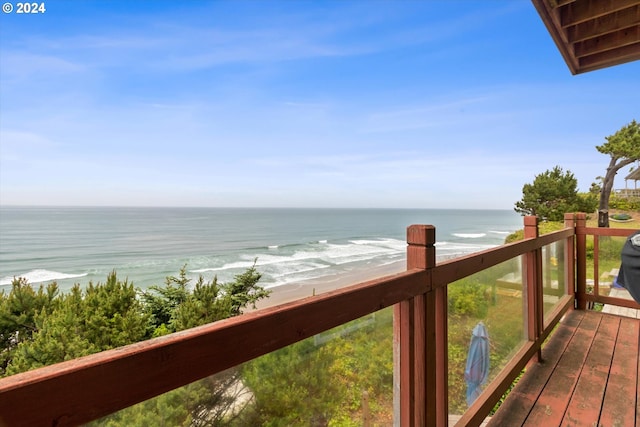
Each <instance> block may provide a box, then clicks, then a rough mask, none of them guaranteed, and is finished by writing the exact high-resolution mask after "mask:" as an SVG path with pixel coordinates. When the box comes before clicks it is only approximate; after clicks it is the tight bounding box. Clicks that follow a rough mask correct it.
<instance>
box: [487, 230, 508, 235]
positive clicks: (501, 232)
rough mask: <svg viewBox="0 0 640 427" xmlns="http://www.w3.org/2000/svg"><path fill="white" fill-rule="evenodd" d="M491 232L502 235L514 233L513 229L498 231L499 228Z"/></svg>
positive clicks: (490, 231)
mask: <svg viewBox="0 0 640 427" xmlns="http://www.w3.org/2000/svg"><path fill="white" fill-rule="evenodd" d="M489 233H493V234H500V235H501V236H508V235H509V234H511V233H513V232H512V231H498V230H489Z"/></svg>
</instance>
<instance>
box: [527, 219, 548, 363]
mask: <svg viewBox="0 0 640 427" xmlns="http://www.w3.org/2000/svg"><path fill="white" fill-rule="evenodd" d="M539 235H540V232H539V230H538V217H535V216H525V217H524V238H525V239H532V238H537V237H538V236H539ZM525 257H526V258H525V263H526V271H527V275H526V286H527V334H528V339H529V340H530V341H537V340H538V337H540V334H541V333H542V330H543V329H544V306H543V298H544V295H543V292H542V249H536V250H535V251H533V252H528V253H527V254H526V255H525ZM537 358H538V361H539V362H541V361H542V352H541V349H540V348H539V347H538V353H537Z"/></svg>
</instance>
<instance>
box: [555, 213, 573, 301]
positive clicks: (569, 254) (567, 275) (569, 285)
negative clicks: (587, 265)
mask: <svg viewBox="0 0 640 427" xmlns="http://www.w3.org/2000/svg"><path fill="white" fill-rule="evenodd" d="M564 226H565V227H569V228H573V229H574V231H575V226H576V225H575V214H574V213H565V214H564ZM574 240H575V239H574V237H570V238H568V239H567V240H566V242H565V247H564V264H563V266H564V269H563V270H564V280H565V283H566V285H565V290H566V292H567V294H568V295H573V296H574V297H575V294H576V292H575V278H576V274H575V272H576V262H575V244H574ZM559 267H560V266H559V265H558V268H559Z"/></svg>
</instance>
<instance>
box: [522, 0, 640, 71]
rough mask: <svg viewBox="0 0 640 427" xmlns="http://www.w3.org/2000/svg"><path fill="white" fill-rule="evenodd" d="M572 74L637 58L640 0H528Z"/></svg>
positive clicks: (639, 40) (639, 46) (639, 44)
mask: <svg viewBox="0 0 640 427" xmlns="http://www.w3.org/2000/svg"><path fill="white" fill-rule="evenodd" d="M532 2H533V4H534V6H535V7H536V9H537V10H538V13H539V14H540V17H541V18H542V21H543V22H544V24H545V25H546V27H547V30H548V31H549V33H550V34H551V37H552V38H553V40H554V41H555V43H556V45H557V46H558V49H559V50H560V53H561V54H562V56H563V57H564V60H565V61H566V63H567V65H568V66H569V69H570V70H571V72H572V73H573V74H580V73H584V72H587V71H593V70H597V69H600V68H606V67H611V66H614V65H618V64H623V63H625V62H630V61H635V60H637V59H640V0H532Z"/></svg>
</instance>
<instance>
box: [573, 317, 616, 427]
mask: <svg viewBox="0 0 640 427" xmlns="http://www.w3.org/2000/svg"><path fill="white" fill-rule="evenodd" d="M619 328H620V319H617V318H615V317H613V316H606V317H603V318H602V321H601V322H600V327H599V328H598V334H597V335H596V338H595V340H594V342H593V346H592V347H591V349H590V350H589V354H588V356H587V360H586V361H585V365H584V367H583V368H582V372H581V374H580V378H579V379H578V384H576V389H575V391H574V393H573V396H572V397H571V401H570V402H569V407H568V408H567V412H566V414H565V416H564V419H563V420H562V424H561V425H562V426H575V425H579V422H580V420H597V419H598V418H599V417H600V406H601V403H602V400H603V398H604V394H605V390H606V385H607V378H608V376H609V369H610V368H611V360H612V358H613V350H614V348H615V344H616V336H617V335H618V329H619Z"/></svg>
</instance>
